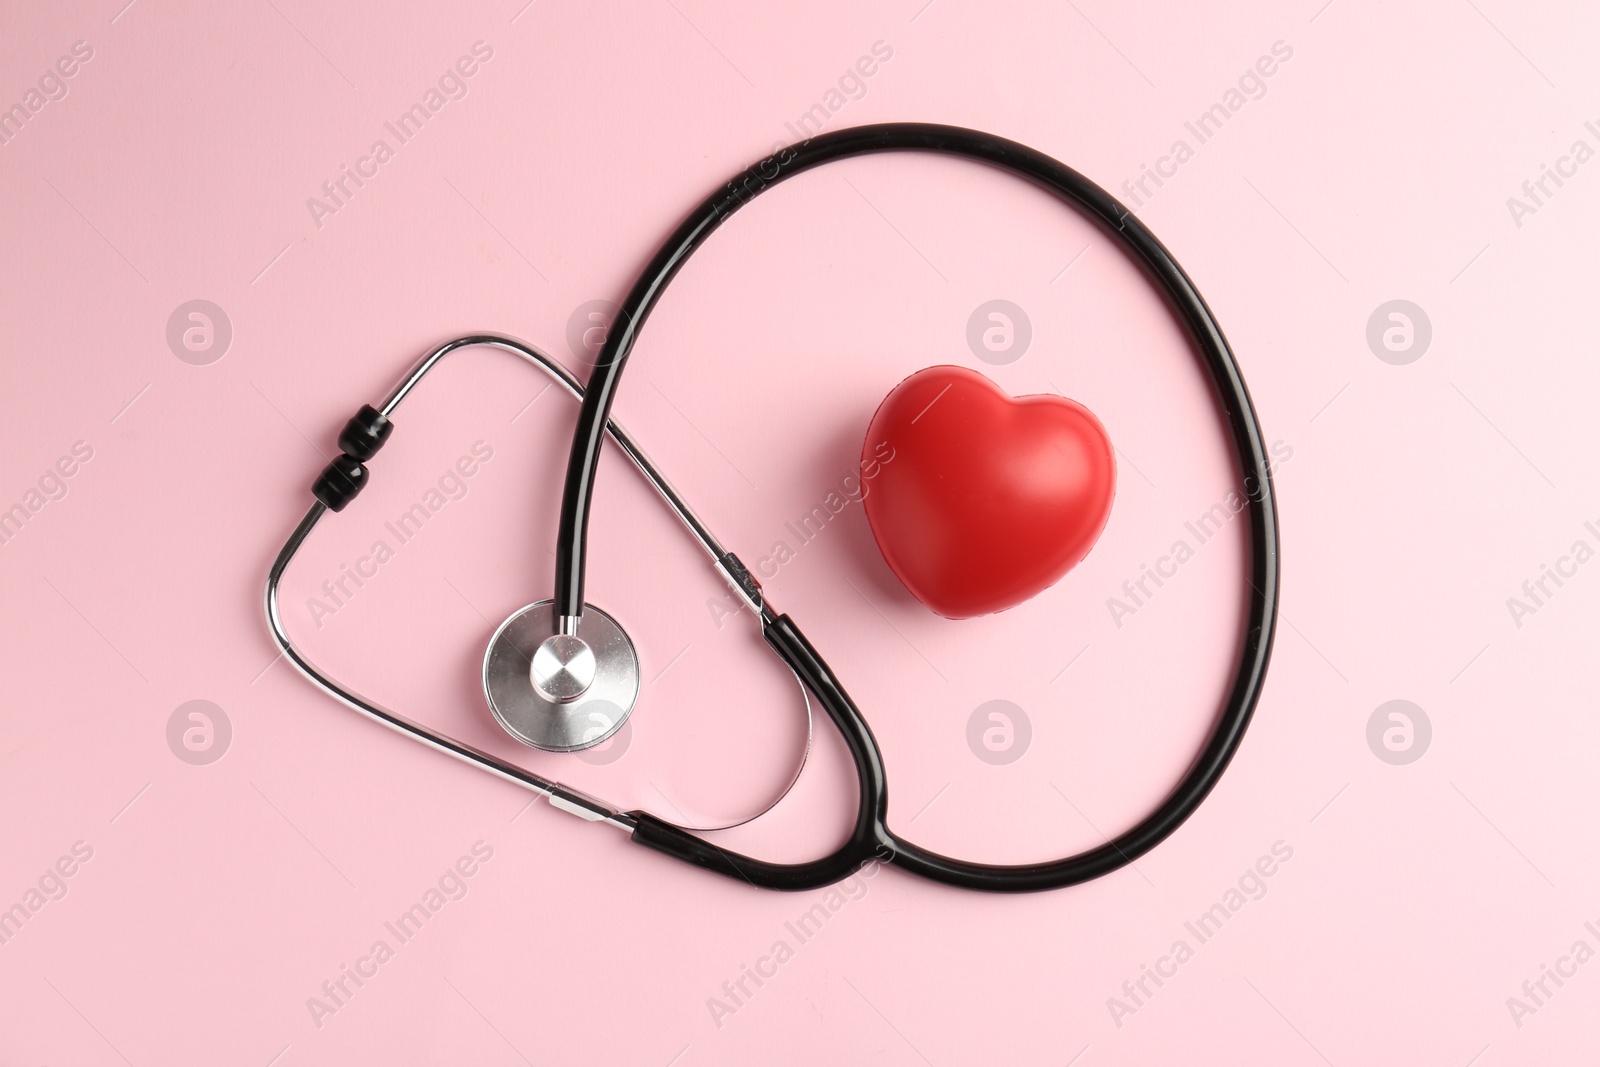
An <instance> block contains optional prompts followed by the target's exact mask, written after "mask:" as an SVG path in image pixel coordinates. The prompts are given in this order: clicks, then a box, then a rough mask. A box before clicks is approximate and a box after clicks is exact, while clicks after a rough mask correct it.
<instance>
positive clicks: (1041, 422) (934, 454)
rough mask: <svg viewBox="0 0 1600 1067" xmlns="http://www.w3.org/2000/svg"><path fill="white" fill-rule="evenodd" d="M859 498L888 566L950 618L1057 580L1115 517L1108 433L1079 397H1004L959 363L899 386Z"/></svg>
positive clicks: (873, 441) (986, 610) (882, 420)
mask: <svg viewBox="0 0 1600 1067" xmlns="http://www.w3.org/2000/svg"><path fill="white" fill-rule="evenodd" d="M861 480H862V484H863V485H864V486H868V487H869V488H868V491H867V495H866V497H865V499H864V504H865V507H866V511H867V521H868V522H869V523H870V524H871V525H872V536H873V538H874V539H875V540H876V541H877V542H878V549H879V551H881V552H882V553H883V558H884V559H885V560H886V561H887V562H888V564H889V569H890V570H892V571H894V573H895V576H896V577H898V578H899V579H900V581H901V582H903V583H904V584H905V587H906V588H907V589H909V590H910V591H911V594H912V595H913V596H915V597H916V598H917V599H918V600H920V601H922V602H923V603H924V604H926V605H927V606H928V607H930V608H932V609H933V610H934V611H936V612H938V613H939V614H940V615H944V616H946V617H948V618H952V619H970V618H973V617H974V616H977V615H988V614H990V613H991V612H996V611H1004V610H1005V609H1006V608H1009V607H1014V606H1016V605H1017V604H1020V603H1022V602H1023V601H1024V600H1027V599H1028V598H1029V597H1032V596H1034V595H1035V594H1037V593H1039V592H1041V591H1043V590H1045V589H1048V588H1049V587H1050V586H1052V585H1054V584H1055V583H1056V582H1057V581H1059V580H1060V579H1061V577H1062V575H1064V574H1066V573H1067V571H1069V570H1071V569H1072V567H1073V565H1074V564H1076V563H1077V562H1078V561H1079V560H1080V559H1082V558H1083V557H1084V556H1086V555H1088V553H1089V549H1090V548H1092V547H1094V543H1095V540H1096V538H1098V537H1099V536H1100V531H1101V530H1103V529H1104V528H1105V525H1106V519H1107V518H1108V517H1109V515H1110V513H1111V497H1112V494H1113V492H1114V491H1115V487H1116V463H1115V461H1114V459H1113V458H1112V451H1111V439H1110V438H1109V437H1107V436H1106V431H1105V427H1103V426H1101V425H1100V420H1099V419H1096V418H1095V417H1094V415H1092V414H1091V413H1090V412H1089V409H1088V408H1085V407H1084V406H1083V405H1082V404H1079V403H1077V402H1075V401H1072V400H1068V399H1066V398H1065V397H1059V396H1042V395H1041V396H1024V397H1018V398H1016V399H1013V398H1011V397H1010V396H1008V395H1006V393H1005V392H1004V391H1002V390H1001V389H1000V387H999V386H997V385H995V384H994V383H993V382H991V381H990V380H989V379H988V378H985V377H984V376H983V375H981V374H979V373H977V372H976V371H971V370H967V369H966V368H964V367H929V368H927V369H926V370H920V371H918V372H917V373H915V374H913V375H912V376H911V377H909V378H907V379H906V380H905V381H903V382H901V383H900V384H899V385H897V386H895V387H894V390H893V391H892V392H890V394H889V395H888V397H886V398H885V399H884V401H883V403H882V404H880V405H879V406H878V411H877V414H875V415H873V417H872V425H871V427H870V428H869V429H868V431H867V439H866V443H865V444H864V445H863V446H862V450H861Z"/></svg>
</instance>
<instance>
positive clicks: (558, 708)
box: [483, 600, 639, 752]
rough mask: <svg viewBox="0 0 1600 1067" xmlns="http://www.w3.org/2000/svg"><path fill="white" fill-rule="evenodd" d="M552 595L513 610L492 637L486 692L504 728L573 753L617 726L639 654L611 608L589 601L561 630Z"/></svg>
mask: <svg viewBox="0 0 1600 1067" xmlns="http://www.w3.org/2000/svg"><path fill="white" fill-rule="evenodd" d="M558 621H559V620H557V619H556V617H555V612H554V602H553V601H549V600H541V601H540V602H539V603H537V604H529V605H528V606H527V607H525V608H523V609H522V610H520V611H518V612H516V613H515V614H514V615H512V616H511V617H510V618H509V619H507V620H506V621H505V622H503V623H501V624H500V628H499V629H498V630H496V631H495V632H494V636H493V637H491V638H490V639H489V648H488V650H487V651H486V652H485V653H484V656H483V695H484V697H485V698H486V699H487V700H488V702H489V710H490V711H491V712H492V713H493V714H494V717H495V719H496V720H497V721H498V722H499V723H500V725H501V726H502V727H504V728H505V731H506V732H507V733H508V734H510V735H511V736H512V737H515V738H516V739H517V740H518V741H521V742H522V743H523V744H525V745H531V746H533V747H534V748H541V749H544V750H546V751H548V752H576V751H578V750H580V749H585V748H590V747H592V746H594V745H598V744H600V743H601V742H602V741H604V740H605V739H606V738H608V737H610V736H611V735H612V734H614V733H616V732H617V731H618V730H620V729H621V728H622V724H623V723H624V722H626V721H627V720H628V716H629V714H631V713H632V712H633V705H634V702H635V701H637V700H638V699H639V655H638V653H637V652H635V651H634V648H633V642H632V641H631V640H630V639H629V638H628V635H627V633H625V632H624V631H623V629H622V627H621V626H618V625H617V621H616V620H615V619H613V618H612V617H611V616H610V615H607V614H606V613H605V612H603V611H601V610H600V609H599V608H596V607H594V606H593V605H592V604H591V605H587V606H586V608H585V610H584V613H583V619H582V622H581V624H580V625H579V627H578V632H577V633H563V632H560V630H561V627H560V626H558V625H557V623H558Z"/></svg>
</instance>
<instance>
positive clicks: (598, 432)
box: [555, 123, 1278, 892]
mask: <svg viewBox="0 0 1600 1067" xmlns="http://www.w3.org/2000/svg"><path fill="white" fill-rule="evenodd" d="M895 151H924V152H936V153H942V154H945V155H953V156H959V157H962V158H966V159H971V160H975V161H978V162H982V163H988V164H991V165H993V166H996V167H999V168H1001V169H1003V170H1006V171H1009V172H1011V173H1012V174H1015V175H1018V176H1019V177H1023V178H1026V179H1028V180H1030V181H1032V182H1034V183H1035V184H1037V185H1039V186H1041V187H1043V188H1045V189H1047V190H1049V191H1050V192H1052V193H1055V194H1056V195H1057V196H1059V197H1061V198H1062V199H1063V200H1065V201H1067V202H1068V203H1069V204H1072V205H1073V206H1075V207H1077V208H1079V209H1080V210H1082V211H1083V212H1084V213H1086V214H1087V215H1088V216H1089V217H1090V218H1091V219H1093V220H1094V221H1095V222H1097V223H1099V224H1100V226H1101V227H1102V228H1103V229H1104V230H1105V231H1106V232H1107V233H1108V234H1110V235H1111V236H1113V237H1114V238H1116V239H1117V241H1118V242H1119V243H1120V244H1121V246H1122V247H1123V248H1124V249H1125V250H1126V251H1127V252H1129V253H1130V254H1131V255H1132V256H1133V257H1134V259H1135V260H1136V261H1137V262H1139V263H1140V264H1141V265H1142V266H1143V267H1144V268H1145V270H1146V272H1147V273H1148V274H1149V276H1150V278H1151V280H1152V281H1153V282H1155V284H1156V286H1157V288H1159V289H1160V290H1161V292H1162V294H1163V295H1164V296H1165V297H1166V299H1167V301H1168V303H1169V304H1170V305H1171V307H1172V309H1173V311H1174V312H1175V313H1176V314H1177V316H1178V318H1179V321H1180V322H1181V323H1182V324H1183V327H1184V329H1185V332H1187V333H1188V335H1189V337H1190V339H1191V340H1192V341H1193V342H1194V344H1195V347H1196V352H1197V354H1198V356H1199V358H1200V361H1201V364H1202V365H1203V366H1204V367H1205V369H1206V372H1207V375H1208V377H1209V379H1210V382H1211V385H1212V388H1213V391H1214V393H1215V395H1216V399H1217V401H1218V404H1219V405H1220V407H1221V409H1222V414H1223V416H1224V419H1225V420H1226V423H1227V426H1228V430H1229V433H1230V436H1231V438H1232V441H1233V444H1234V450H1235V454H1236V456H1237V459H1238V466H1239V474H1240V476H1241V479H1242V481H1243V488H1244V490H1245V497H1246V511H1247V514H1248V523H1249V528H1250V552H1251V561H1250V577H1249V583H1250V591H1249V595H1248V607H1247V609H1246V618H1245V626H1244V633H1243V637H1242V640H1241V642H1240V647H1239V660H1238V666H1237V669H1236V671H1235V674H1234V680H1233V684H1232V686H1231V688H1230V691H1229V693H1228V696H1227V698H1226V701H1225V702H1224V705H1223V708H1222V710H1221V713H1220V714H1219V716H1218V718H1217V721H1216V724H1215V725H1214V726H1213V728H1212V731H1211V734H1210V735H1209V737H1208V738H1207V740H1206V743H1205V745H1204V746H1203V748H1202V749H1201V751H1200V753H1199V754H1198V755H1197V757H1196V759H1195V761H1194V763H1193V764H1192V765H1191V766H1190V767H1189V769H1188V770H1187V771H1186V772H1185V774H1184V776H1183V778H1182V779H1181V780H1180V781H1179V782H1178V784H1177V786H1176V787H1175V788H1174V789H1173V790H1172V792H1171V793H1169V794H1168V795H1167V797H1166V798H1165V799H1164V800H1163V801H1162V802H1161V803H1160V804H1159V805H1158V806H1157V807H1156V808H1155V810H1154V811H1152V812H1150V813H1149V814H1148V815H1146V816H1145V817H1144V818H1143V819H1142V820H1140V821H1139V823H1138V824H1137V825H1135V826H1133V827H1132V828H1131V829H1129V830H1127V831H1125V832H1124V833H1122V834H1119V835H1118V836H1117V837H1115V838H1113V839H1112V840H1110V841H1107V842H1106V843H1105V844H1104V845H1101V846H1099V847H1098V848H1093V849H1090V850H1088V851H1086V852H1083V853H1080V854H1078V855H1074V856H1068V857H1065V858H1063V859H1059V860H1053V861H1049V862H1042V863H1032V864H1018V865H1010V866H1003V865H996V864H986V863H972V862H968V861H965V860H958V859H952V858H949V857H946V856H940V855H938V854H936V853H933V852H929V851H927V850H925V849H922V848H920V847H918V846H916V845H914V844H911V843H910V842H907V841H905V840H903V839H901V838H900V837H898V836H897V835H896V834H894V833H893V832H892V831H891V830H889V828H888V826H887V825H886V823H885V817H886V812H887V808H888V781H887V778H886V776H885V772H884V767H883V759H882V755H881V753H880V752H879V750H878V745H877V742H876V740H875V739H874V738H873V736H872V731H871V729H870V728H869V727H868V726H867V723H866V720H865V718H864V717H863V716H862V715H861V712H860V711H859V709H857V708H856V706H855V704H854V702H853V701H851V699H850V697H849V695H848V694H847V693H846V692H845V691H844V689H843V687H842V686H841V685H840V684H839V682H838V680H837V679H835V678H834V677H833V676H832V673H831V671H829V670H828V667H827V664H826V663H825V662H824V661H823V660H822V657H821V656H820V655H818V654H817V652H816V650H815V649H814V648H812V647H811V645H810V643H809V642H807V641H806V639H805V637H804V636H803V635H802V634H801V633H800V631H799V629H798V628H796V627H795V626H794V624H793V623H792V622H791V621H790V620H789V619H788V618H787V616H782V617H778V618H776V619H774V618H771V617H768V618H767V619H766V620H765V632H766V636H767V641H768V643H769V644H771V645H772V646H773V648H774V650H775V651H776V652H777V653H778V654H779V655H780V656H782V657H783V659H784V660H785V661H786V662H787V663H789V665H790V666H791V667H793V668H794V669H795V671H796V672H797V673H799V675H800V677H801V679H802V680H803V681H804V682H805V684H806V686H807V688H809V689H810V690H811V692H813V693H814V694H816V696H817V698H818V700H819V701H820V702H821V703H822V704H823V706H824V707H825V708H826V709H827V711H828V714H829V717H830V718H831V719H832V721H833V723H834V725H835V726H836V727H837V728H838V729H839V731H840V733H841V734H842V735H843V737H844V739H845V743H846V744H847V745H848V746H849V748H850V752H851V756H852V758H853V759H854V760H855V764H856V771H857V782H858V788H859V790H860V794H859V804H858V812H857V818H856V823H855V826H854V827H853V828H852V830H851V833H850V836H849V838H848V839H847V840H846V841H845V842H844V844H843V845H841V846H840V847H839V848H838V849H837V850H835V851H834V852H833V853H831V854H829V855H828V856H826V857H823V858H822V859H819V860H814V861H811V862H808V863H800V864H774V863H768V862H766V861H763V860H757V859H752V858H750V857H748V856H742V855H739V854H737V853H733V852H729V851H727V850H724V849H720V848H718V847H716V846H715V845H712V844H711V843H709V842H707V841H705V840H703V839H701V838H698V837H695V836H694V835H693V834H690V833H688V832H686V831H683V830H679V829H677V828H676V827H673V826H671V825H670V824H668V823H665V822H662V821H661V820H660V819H657V818H655V817H654V816H651V815H649V814H648V813H645V812H633V813H630V814H632V815H633V816H634V817H635V818H636V819H638V821H639V823H638V829H636V830H635V832H634V838H633V839H634V840H635V841H636V842H637V843H639V844H642V845H646V846H648V847H651V848H654V849H657V850H658V851H661V852H665V853H667V854H669V855H672V856H674V857H676V858H678V859H681V860H684V861H685V862H688V863H692V864H694V865H696V866H700V867H704V868H706V869H708V870H714V871H717V872H718V873H721V874H725V875H728V876H730V877H735V878H742V879H744V880H746V881H748V882H750V883H751V884H753V885H757V886H761V887H764V888H773V889H807V888H812V887H815V886H818V885H825V884H828V883H830V882H833V881H837V880H838V879H840V878H842V877H844V876H846V875H847V874H848V873H849V872H850V871H851V870H853V869H855V868H856V867H859V866H860V865H861V864H863V863H865V862H868V861H869V860H870V859H871V858H872V857H873V856H874V855H876V856H878V857H879V858H880V859H882V860H884V861H886V862H891V863H894V864H896V865H898V866H901V867H903V868H905V869H906V870H908V871H911V872H912V873H915V874H918V875H921V876H923V877H926V878H931V879H933V880H935V881H939V882H944V883H947V884H949V885H955V886H962V887H965V888H971V889H984V890H992V891H1004V892H1030V891H1037V890H1042V889H1054V888H1058V887H1060V886H1066V885H1074V884H1077V883H1079V882H1084V881H1087V880H1089V879H1092V878H1098V877H1100V876H1101V875H1105V874H1109V873H1111V872H1112V871H1115V870H1117V869H1118V868H1120V867H1122V866H1124V865H1126V864H1129V863H1131V862H1133V861H1134V860H1136V859H1138V858H1139V857H1140V856H1142V855H1144V854H1145V853H1146V852H1149V851H1150V850H1151V849H1152V848H1154V847H1155V846H1156V845H1158V844H1160V843H1161V841H1163V840H1164V839H1165V838H1166V837H1167V836H1168V835H1170V834H1171V833H1172V832H1173V831H1174V830H1176V829H1177V828H1178V827H1179V826H1180V825H1182V823H1183V821H1184V820H1185V819H1187V818H1188V817H1189V816H1190V815H1191V814H1193V813H1194V810H1195V809H1196V808H1197V807H1199V805H1200V803H1201V802H1202V801H1203V800H1204V799H1205V798H1206V796H1207V795H1208V794H1209V793H1210V792H1211V790H1212V788H1213V787H1215V785H1216V783H1217V781H1218V780H1219V779H1220V778H1221V776H1222V773H1223V771H1225V770H1226V769H1227V766H1228V763H1229V762H1230V761H1231V760H1232V758H1233V755H1234V753H1235V752H1237V751H1238V748H1239V743H1240V742H1241V741H1242V740H1243V738H1244V732H1245V729H1246V727H1248V725H1249V723H1250V717H1251V715H1252V714H1253V713H1254V711H1255V707H1256V703H1257V701H1258V700H1259V699H1260V695H1261V687H1262V683H1263V682H1264V680H1265V677H1266V671H1267V664H1268V661H1269V660H1270V658H1271V652H1272V640H1273V633H1274V630H1275V628H1276V624H1277V614H1278V524H1277V509H1276V504H1275V502H1274V498H1273V492H1272V474H1271V471H1270V469H1269V467H1268V464H1267V456H1266V450H1265V448H1264V446H1263V442H1262V434H1261V426H1260V423H1259V421H1258V419H1257V418H1256V413H1255V408H1254V405H1252V403H1251V401H1250V393H1249V390H1248V389H1247V388H1246V387H1245V383H1244V378H1243V377H1242V375H1241V374H1240V373H1239V368H1238V365H1237V363H1236V362H1235V361H1234V358H1233V353H1232V351H1231V350H1230V349H1229V347H1228V342H1227V339H1226V338H1225V337H1224V336H1223V334H1222V329H1221V327H1220V326H1218V325H1217V322H1216V319H1215V318H1214V317H1213V315H1212V314H1211V309H1210V308H1209V307H1207V306H1206V303H1205V300H1204V299H1202V298H1201V296H1200V293H1199V292H1198V291H1197V290H1196V289H1195V287H1194V284H1193V283H1192V282H1191V281H1190V280H1189V277H1188V275H1186V274H1185V273H1184V272H1183V268H1181V267H1180V266H1178V264H1177V261H1176V260H1174V259H1173V258H1172V255H1171V254H1170V253H1169V252H1168V251H1167V250H1166V248H1165V247H1164V246H1163V245H1162V244H1161V242H1160V241H1159V240H1157V239H1156V236H1155V235H1154V234H1153V233H1151V232H1150V231H1149V229H1147V228H1146V227H1145V226H1144V224H1143V223H1141V222H1140V221H1139V220H1138V219H1137V218H1135V217H1134V216H1132V215H1131V214H1129V213H1128V211H1127V209H1126V208H1124V207H1123V206H1122V205H1121V204H1120V203H1119V202H1118V201H1117V200H1116V199H1115V198H1114V197H1112V196H1111V195H1110V194H1109V193H1107V192H1106V191H1105V190H1104V189H1101V188H1100V187H1099V186H1098V185H1096V184H1095V183H1093V182H1091V181H1090V180H1088V179H1087V178H1085V177H1084V176H1083V175H1081V174H1079V173H1078V172H1077V171H1075V170H1073V169H1071V168H1070V167H1067V166H1065V165H1064V164H1062V163H1059V162H1057V161H1056V160H1054V159H1051V158H1050V157H1049V156H1046V155H1044V154H1043V153H1040V152H1037V151H1035V150H1033V149H1031V148H1028V147H1027V146H1025V145H1020V144H1017V143H1016V142H1014V141H1008V140H1005V139H1004V138H1000V137H994V136H991V135H989V134H985V133H979V132H976V131H973V130H965V129H961V128H958V127H954V126H934V125H927V124H923V123H889V124H885V125H880V126H861V127H856V128H853V129H845V130H839V131H837V132H834V133H829V134H823V135H822V136H819V137H815V138H812V139H811V140H808V141H805V142H803V143H801V144H798V145H794V146H792V147H790V148H786V149H783V150H782V151H780V152H778V153H776V154H775V155H772V156H769V157H768V158H766V159H763V160H761V161H760V162H758V163H756V164H755V165H754V166H752V167H750V168H749V169H748V170H746V171H744V172H743V173H742V174H740V175H738V176H737V177H735V178H734V179H733V180H732V181H730V182H729V183H728V184H727V185H726V186H724V187H723V188H722V189H721V190H719V191H718V192H717V193H715V194H714V195H712V196H711V197H710V198H708V199H707V200H706V201H705V202H704V203H702V204H701V205H700V206H699V207H698V208H697V209H696V210H695V211H694V212H693V213H692V214H691V215H690V216H689V218H688V219H686V220H685V221H684V222H683V224H682V225H681V226H679V227H678V229H677V231H676V232H674V233H673V234H672V236H671V237H670V238H668V240H667V242H666V244H665V245H663V246H662V248H661V250H660V251H659V252H657V253H656V255H655V256H654V258H652V259H651V261H650V263H649V264H648V265H647V266H646V267H645V269H644V272H643V273H642V274H641V275H640V278H639V280H638V281H637V282H636V283H635V284H634V287H633V289H632V290H631V291H630V292H629V294H628V297H627V299H626V300H625V301H624V302H623V305H622V307H621V308H620V309H619V310H618V312H617V315H616V318H615V321H614V323H613V325H612V328H611V331H610V334H609V336H608V337H607V338H606V343H605V345H604V346H602V348H601V351H600V357H599V361H598V363H597V364H596V366H595V369H594V372H593V374H592V375H591V376H590V379H589V383H588V386H587V389H586V391H585V393H584V398H583V406H582V409H581V411H580V412H579V415H578V424H577V428H576V430H575V431H574V436H573V442H572V453H571V456H570V457H569V459H568V462H567V478H566V487H565V492H564V494H563V497H562V501H561V526H560V531H559V535H558V538H557V541H556V586H555V595H556V606H557V608H558V609H560V611H561V613H562V614H566V615H573V616H576V615H580V614H581V613H582V606H583V571H584V560H585V552H586V548H587V544H586V541H587V532H588V521H589V508H590V502H591V500H592V494H593V492H594V482H595V471H596V465H597V460H598V458H599V454H600V445H601V443H602V441H603V438H604V433H605V425H606V419H607V418H608V417H609V415H610V411H611V404H612V401H613V400H614V399H615V397H616V390H617V386H618V383H619V382H620V380H621V376H622V370H623V367H624V366H625V365H626V363H627V359H628V355H629V353H630V352H632V350H633V345H634V343H635V341H636V340H637V339H638V335H639V331H640V329H641V328H642V327H643V325H644V321H645V319H646V318H647V317H648V316H649V314H650V311H651V309H652V308H653V307H654V306H655V304H656V301H657V300H659V299H660V298H661V294H662V292H663V291H664V290H665V289H666V287H667V285H668V283H669V282H671V280H672V278H673V276H674V275H675V274H677V272H678V270H679V269H680V268H681V267H682V266H683V264H684V263H685V262H686V261H687V260H688V258H689V256H690V255H692V254H693V253H694V251H695V249H697V248H698V247H699V246H700V244H701V243H702V242H703V241H704V240H705V239H706V238H707V237H708V236H709V235H710V234H711V232H712V231H713V230H715V229H716V228H717V226H719V225H720V224H721V223H722V221H723V220H724V219H725V218H727V217H728V215H730V214H731V213H732V212H734V211H736V210H738V209H739V208H740V207H741V206H743V205H744V204H745V203H747V202H749V201H750V200H751V199H752V198H754V197H755V196H757V195H759V194H760V193H762V192H763V191H765V190H767V189H769V188H771V187H772V186H773V185H774V184H776V183H778V182H780V181H783V180H785V179H788V178H791V177H793V176H794V175H796V174H800V173H802V172H804V171H807V170H810V169H811V168H813V167H817V166H821V165H822V164H824V163H829V162H832V161H833V160H837V159H844V158H848V157H851V156H858V155H865V154H868V153H874V152H895Z"/></svg>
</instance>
